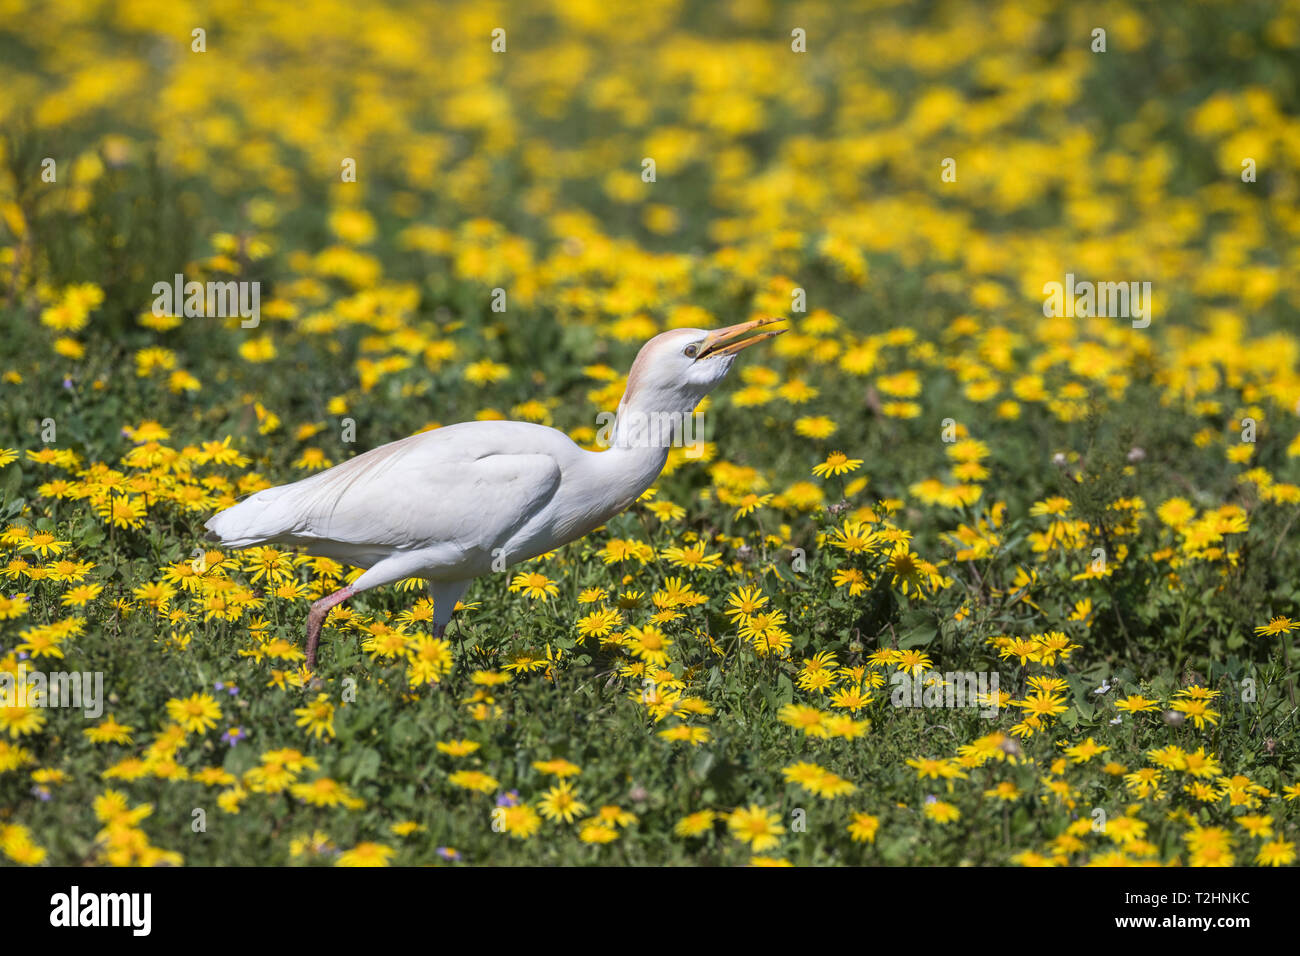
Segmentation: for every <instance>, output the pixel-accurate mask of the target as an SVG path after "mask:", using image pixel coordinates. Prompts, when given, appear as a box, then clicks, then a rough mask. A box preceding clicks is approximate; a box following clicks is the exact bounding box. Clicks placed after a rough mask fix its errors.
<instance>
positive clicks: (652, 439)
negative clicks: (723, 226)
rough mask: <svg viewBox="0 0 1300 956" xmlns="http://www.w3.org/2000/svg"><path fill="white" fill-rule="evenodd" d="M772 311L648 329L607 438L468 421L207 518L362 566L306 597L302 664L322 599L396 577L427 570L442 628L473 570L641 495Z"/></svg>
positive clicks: (246, 542)
mask: <svg viewBox="0 0 1300 956" xmlns="http://www.w3.org/2000/svg"><path fill="white" fill-rule="evenodd" d="M779 321H781V320H780V319H777V318H764V319H755V320H753V321H750V322H742V323H740V324H738V325H732V326H729V327H727V328H725V329H717V330H715V331H712V332H707V331H704V330H702V329H674V330H672V331H669V332H664V333H662V334H660V335H656V336H655V337H654V338H652V339H651V340H650V341H649V342H647V343H646V344H645V345H643V346H642V347H641V351H640V352H639V353H638V354H637V357H636V361H635V362H633V363H632V369H631V371H629V372H628V376H627V388H626V390H625V391H624V392H623V398H622V400H621V401H620V402H619V406H618V414H617V416H616V417H615V420H614V423H613V428H612V430H611V431H610V436H609V441H608V446H609V447H607V448H606V449H605V450H603V451H599V452H592V451H585V450H583V449H581V448H579V447H578V446H577V445H576V444H574V443H573V441H572V440H571V439H570V438H569V437H568V436H567V435H565V434H564V433H563V432H560V431H557V430H555V429H554V428H547V427H546V426H544V425H535V424H530V423H527V422H506V421H485V422H463V423H461V424H459V425H448V426H446V427H444V428H437V429H434V430H433V431H428V432H422V433H420V434H418V435H412V436H411V437H409V438H403V439H401V440H400V441H395V442H391V443H389V444H387V445H381V446H380V447H378V448H375V449H372V450H371V451H368V452H366V453H364V454H362V455H358V456H356V457H355V458H351V459H349V460H348V461H345V462H343V463H342V464H340V465H336V466H335V467H333V468H330V469H329V470H327V471H323V472H321V473H320V474H317V475H312V476H311V477H310V478H304V479H303V480H302V481H295V482H293V483H292V484H288V485H279V486H278V487H275V488H268V489H266V490H265V491H259V492H257V493H256V494H254V495H251V496H250V497H248V498H247V499H245V500H244V501H242V502H240V503H239V504H236V505H234V506H233V507H231V508H227V509H226V510H225V511H222V512H221V513H220V514H217V515H214V516H213V517H212V518H210V519H208V522H207V524H206V525H205V527H206V528H207V529H208V530H209V532H211V534H210V535H209V537H212V538H215V539H216V540H219V541H220V542H221V543H222V544H223V545H226V546H228V547H232V548H249V547H253V546H255V545H265V544H283V545H294V546H301V547H303V548H305V549H306V550H307V551H308V552H309V553H311V554H315V555H321V556H324V557H329V558H334V559H336V560H339V561H343V562H346V563H347V564H350V565H353V566H356V567H359V568H365V569H366V570H365V573H363V574H362V575H361V576H360V577H358V578H357V579H356V580H355V581H354V582H352V584H350V585H348V586H347V587H345V588H343V589H342V590H340V591H336V592H334V593H333V594H330V595H328V596H326V597H323V598H321V599H320V600H319V601H317V602H315V603H314V604H313V605H312V606H311V611H310V612H309V613H308V615H307V667H308V669H310V670H314V669H315V667H316V646H317V644H318V643H319V641H320V632H321V627H322V625H323V624H324V622H325V617H326V616H327V615H328V614H329V612H330V609H331V608H333V607H335V606H336V605H339V604H342V603H343V602H344V601H346V600H348V599H349V598H351V597H353V596H355V595H357V594H360V593H361V592H362V591H366V590H369V589H370V588H375V587H380V586H382V585H385V584H391V583H393V582H394V581H400V580H402V579H403V578H411V577H418V578H424V579H425V580H426V581H427V582H428V585H429V595H430V597H431V598H432V599H433V627H434V633H435V635H436V636H438V637H441V636H442V635H443V633H444V631H445V630H446V627H447V623H448V622H449V621H450V620H451V615H452V611H453V610H454V609H455V607H456V602H457V601H458V600H460V598H461V596H462V595H463V594H464V593H465V589H466V588H467V587H468V586H469V583H470V581H471V580H473V579H474V578H476V577H478V576H479V575H481V574H485V573H487V572H488V571H490V570H498V571H500V570H504V568H505V567H507V566H509V565H511V564H517V563H518V562H520V561H527V560H528V559H529V558H535V557H537V556H538V555H539V554H545V553H546V552H548V551H553V550H555V549H556V548H558V547H559V546H560V545H562V544H566V543H568V542H570V541H574V540H576V539H578V538H581V537H582V536H583V535H585V534H587V533H588V532H590V531H593V530H595V529H596V528H598V527H600V526H601V525H603V524H604V523H605V522H606V521H608V520H609V519H610V518H612V517H614V516H615V515H616V514H618V513H619V512H621V511H622V510H623V509H625V508H626V507H628V505H630V504H632V502H634V501H636V499H637V498H638V497H639V496H640V495H641V493H642V492H643V491H645V490H646V489H647V488H649V487H650V485H651V484H652V483H653V482H654V480H655V479H656V478H658V477H659V472H660V471H661V470H662V469H663V466H664V463H665V462H666V461H667V459H668V447H669V445H670V444H671V442H672V438H673V429H672V428H664V427H663V425H664V423H666V422H673V421H679V422H684V421H685V420H686V419H687V417H688V416H690V415H691V414H692V413H693V412H694V410H695V407H696V406H697V405H699V403H700V400H701V399H703V398H704V396H705V395H707V394H708V393H709V392H710V391H712V390H713V388H714V386H716V385H717V384H718V383H719V382H721V381H722V379H723V378H724V377H725V376H726V374H727V372H728V370H729V369H730V368H731V365H732V363H733V362H734V361H735V359H736V355H737V354H738V353H739V352H740V351H741V350H742V349H747V348H749V347H750V346H751V345H754V344H756V343H758V342H762V341H764V340H765V339H769V338H772V337H773V336H776V335H780V334H781V332H784V331H785V329H781V330H778V331H768V332H762V333H759V334H757V335H753V336H748V335H747V333H749V332H750V331H752V330H754V329H756V328H758V327H760V326H764V325H770V324H771V323H773V322H779ZM678 434H679V435H680V432H678Z"/></svg>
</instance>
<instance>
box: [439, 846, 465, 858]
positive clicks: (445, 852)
mask: <svg viewBox="0 0 1300 956" xmlns="http://www.w3.org/2000/svg"><path fill="white" fill-rule="evenodd" d="M436 852H437V854H438V856H440V857H442V858H443V859H444V860H459V859H460V851H459V850H453V849H452V848H451V847H449V846H440V847H438V849H437V851H436Z"/></svg>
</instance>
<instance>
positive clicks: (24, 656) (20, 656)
mask: <svg viewBox="0 0 1300 956" xmlns="http://www.w3.org/2000/svg"><path fill="white" fill-rule="evenodd" d="M27 656H28V655H27V652H26V651H19V652H18V659H19V660H20V661H25V660H27Z"/></svg>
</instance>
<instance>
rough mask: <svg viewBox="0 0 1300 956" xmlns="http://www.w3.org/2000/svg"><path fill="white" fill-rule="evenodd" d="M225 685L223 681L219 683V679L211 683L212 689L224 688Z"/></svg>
mask: <svg viewBox="0 0 1300 956" xmlns="http://www.w3.org/2000/svg"><path fill="white" fill-rule="evenodd" d="M225 686H226V685H225V684H223V683H221V681H216V682H215V683H214V684H213V685H212V689H213V690H221V689H222V688H224V687H225Z"/></svg>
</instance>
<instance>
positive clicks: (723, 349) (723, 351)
mask: <svg viewBox="0 0 1300 956" xmlns="http://www.w3.org/2000/svg"><path fill="white" fill-rule="evenodd" d="M783 321H785V320H784V319H781V318H778V317H776V316H771V317H768V318H765V319H754V320H753V321H752V322H741V323H740V324H739V325H729V326H727V327H726V328H725V329H716V330H715V331H713V332H710V333H709V334H708V336H706V337H705V339H704V344H703V345H702V346H700V354H699V355H698V356H696V360H697V361H698V360H699V359H702V358H707V357H709V356H713V355H734V354H735V353H737V352H739V351H741V350H742V349H747V348H749V347H750V346H751V345H757V344H758V343H759V342H763V341H766V340H767V339H773V338H776V337H777V336H778V335H780V334H781V333H782V332H786V331H789V330H788V329H777V330H776V331H775V332H764V333H762V334H761V335H755V336H751V337H750V338H743V336H744V335H745V334H746V333H747V332H751V331H753V330H754V329H757V328H761V327H762V326H764V325H771V324H772V323H773V322H783Z"/></svg>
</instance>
